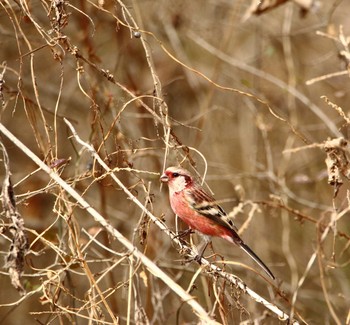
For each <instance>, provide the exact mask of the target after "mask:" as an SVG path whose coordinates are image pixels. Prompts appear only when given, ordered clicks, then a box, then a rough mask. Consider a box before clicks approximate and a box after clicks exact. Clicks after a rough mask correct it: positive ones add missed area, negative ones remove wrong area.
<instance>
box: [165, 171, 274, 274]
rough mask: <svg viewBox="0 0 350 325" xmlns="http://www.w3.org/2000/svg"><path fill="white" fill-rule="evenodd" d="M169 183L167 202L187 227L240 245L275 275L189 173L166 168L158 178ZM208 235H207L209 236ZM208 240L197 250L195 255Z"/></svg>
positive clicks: (269, 272) (267, 270)
mask: <svg viewBox="0 0 350 325" xmlns="http://www.w3.org/2000/svg"><path fill="white" fill-rule="evenodd" d="M160 180H161V181H162V182H164V183H168V186H169V199H170V205H171V208H172V209H173V211H174V213H175V214H177V215H178V216H179V217H180V218H181V219H182V220H183V221H184V222H185V223H186V224H187V225H188V226H189V227H190V229H193V230H198V231H199V232H201V233H202V234H204V235H208V236H216V237H221V238H223V239H226V240H227V241H229V242H230V243H233V244H236V245H238V246H239V247H240V248H242V249H243V250H244V251H245V252H246V253H247V254H248V255H249V256H250V257H251V258H252V259H253V260H254V261H255V262H256V263H257V264H259V266H260V267H261V268H262V269H263V270H264V271H265V272H266V273H267V274H268V275H269V276H270V278H272V279H275V276H274V275H273V274H272V272H271V271H270V270H269V268H268V267H267V266H266V265H265V264H264V262H263V261H262V260H261V259H260V258H259V257H258V256H257V255H256V254H255V253H254V252H253V251H252V250H251V249H250V248H249V247H248V246H247V245H246V244H245V243H244V242H243V240H242V239H241V238H240V236H239V235H238V233H237V228H236V227H235V225H234V224H233V222H232V220H230V219H229V218H228V217H227V214H226V212H225V211H224V210H223V209H222V208H221V207H220V206H219V205H218V204H217V203H216V202H215V199H214V198H213V197H212V196H211V195H210V194H208V193H206V192H205V191H204V189H203V187H202V186H201V185H200V184H199V183H198V182H197V181H196V180H195V179H194V177H192V175H191V173H190V172H189V171H188V170H186V169H184V168H181V167H169V168H167V169H166V170H165V172H164V174H163V175H162V176H161V177H160ZM209 238H210V237H209ZM208 243H209V240H208V237H207V240H206V242H205V245H204V246H203V247H202V248H201V249H200V250H199V257H200V258H201V257H202V254H203V252H204V250H205V248H206V246H207V244H208Z"/></svg>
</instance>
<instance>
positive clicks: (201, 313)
mask: <svg viewBox="0 0 350 325" xmlns="http://www.w3.org/2000/svg"><path fill="white" fill-rule="evenodd" d="M64 121H65V123H66V124H67V125H68V127H69V128H70V130H71V132H72V134H73V136H74V138H75V140H76V141H77V142H78V143H79V144H81V145H82V146H83V147H84V148H86V149H87V150H88V151H89V152H90V153H91V155H92V156H93V157H94V159H96V160H97V161H98V163H99V164H100V165H101V166H102V168H103V169H104V170H105V171H106V172H107V173H108V174H109V175H110V176H111V178H112V179H113V180H114V181H115V182H116V183H117V184H118V186H119V187H120V188H121V189H122V190H123V191H124V193H125V194H126V195H127V196H128V198H129V199H130V200H131V201H132V202H134V203H135V204H136V205H137V206H138V207H139V208H140V209H141V210H142V211H143V212H144V213H145V214H146V215H147V216H148V217H149V218H150V219H151V220H152V221H153V222H154V223H155V224H156V225H157V226H158V227H159V228H160V229H161V230H162V231H163V232H164V233H165V234H167V235H168V236H169V237H170V238H171V240H172V241H173V242H174V243H176V244H177V245H178V246H179V247H181V248H182V249H185V250H186V251H187V252H188V255H189V256H190V257H192V258H194V257H196V256H197V253H196V252H195V251H193V250H192V249H191V248H190V247H188V246H186V245H184V244H183V243H182V242H181V240H180V239H178V238H177V237H176V234H175V233H174V232H172V231H171V230H169V229H168V227H167V226H166V225H165V224H164V223H163V222H162V221H161V220H159V219H158V218H157V217H156V216H154V215H153V214H152V213H151V212H150V211H149V210H148V209H147V208H145V207H144V205H143V204H142V203H141V202H140V201H139V200H138V199H137V198H136V197H135V196H134V195H133V194H132V193H131V192H130V191H129V190H128V189H127V187H126V186H125V185H124V184H123V183H122V182H121V181H120V180H119V178H118V177H116V175H115V174H114V173H113V171H112V170H111V169H110V168H109V167H108V166H107V165H106V164H105V163H104V161H103V160H102V159H101V158H100V156H99V155H98V154H97V152H96V151H95V149H94V148H93V147H92V146H91V145H89V144H88V143H86V142H84V141H83V140H81V139H80V137H79V135H78V134H77V133H76V131H75V129H74V127H73V126H72V124H71V123H70V122H69V121H68V120H67V119H64ZM0 132H2V133H3V134H4V135H5V136H6V137H8V138H9V140H10V141H12V143H13V144H15V145H16V146H17V147H18V148H19V149H20V150H22V151H23V152H24V153H25V154H26V155H27V156H28V157H29V158H30V159H32V160H33V161H34V162H35V163H36V164H37V165H38V166H39V167H40V168H41V169H42V170H43V171H45V172H46V173H47V174H48V175H49V176H50V178H52V179H53V180H54V181H56V182H57V183H58V184H59V185H60V186H61V187H62V188H63V189H64V190H65V191H67V192H68V193H69V194H70V195H71V196H72V197H73V198H74V199H75V200H77V202H78V203H79V204H80V205H81V206H82V208H83V209H85V210H86V211H87V212H88V213H89V214H90V215H91V216H92V217H93V218H94V219H95V221H97V222H98V223H100V224H101V225H102V226H103V227H104V228H105V229H106V230H107V231H108V232H109V233H110V234H111V235H112V236H113V237H114V238H116V239H117V240H118V241H119V242H120V243H121V244H123V245H124V246H125V247H126V248H127V249H128V250H129V251H130V254H132V255H133V256H134V257H136V258H138V259H139V260H140V261H141V262H142V263H143V264H144V265H145V266H146V267H147V268H148V270H149V271H150V272H151V273H152V274H153V275H154V276H156V277H158V278H160V279H161V280H162V281H163V282H164V283H166V284H167V285H168V286H169V287H170V288H171V289H172V290H173V291H174V292H175V293H176V294H177V295H178V296H179V297H180V298H181V299H182V300H183V301H185V302H186V303H187V304H189V305H190V306H191V307H192V308H193V310H194V312H195V313H196V314H197V315H198V317H199V318H200V319H201V320H202V321H205V322H206V324H211V323H212V324H214V323H216V322H215V321H214V320H212V319H211V318H210V317H209V316H208V314H207V312H206V311H205V310H204V309H203V307H202V306H201V305H200V304H199V303H198V302H197V301H196V300H195V299H194V298H193V297H192V296H190V295H189V294H188V293H187V292H186V291H185V290H184V289H183V288H181V287H180V286H179V285H178V284H177V283H175V282H174V281H173V279H172V278H170V277H169V276H168V275H167V274H166V273H164V271H162V270H161V269H160V268H159V267H158V266H157V265H156V264H154V263H153V262H152V261H151V260H150V259H149V258H147V257H146V256H145V255H144V254H143V253H142V252H140V251H139V250H138V249H137V248H136V247H135V246H134V245H133V244H132V243H131V242H130V241H129V240H128V239H127V238H125V237H124V236H123V235H122V234H121V233H120V232H119V231H118V230H116V229H115V228H113V227H112V226H111V225H110V224H109V223H108V221H106V220H105V218H103V216H101V215H100V214H99V213H98V212H97V211H96V210H95V209H94V208H92V207H91V206H90V204H89V203H88V202H87V201H85V199H83V198H82V197H81V196H80V195H79V193H78V192H77V191H76V190H75V189H73V188H72V187H71V186H70V185H69V184H67V183H66V182H65V181H64V180H63V179H62V178H61V177H60V176H59V175H58V174H57V173H56V172H54V171H53V170H52V169H50V167H48V166H47V165H46V164H44V163H43V162H42V161H41V160H40V159H39V158H38V157H37V156H36V155H35V154H34V153H33V152H32V151H31V150H30V149H29V148H28V147H26V146H25V145H24V144H23V143H22V142H21V141H20V140H18V139H17V138H16V137H15V136H14V135H13V134H12V133H11V132H10V131H9V130H7V128H5V126H4V125H2V124H1V123H0ZM200 262H201V264H202V266H203V270H206V272H207V273H208V274H209V275H211V276H219V277H221V278H223V279H225V280H227V281H228V282H230V283H231V284H233V285H234V286H236V287H238V288H240V289H241V290H242V291H243V292H244V293H246V294H247V295H248V296H249V297H251V298H252V299H253V300H255V301H256V302H258V303H260V304H262V305H264V306H265V308H267V309H269V310H270V311H271V312H273V313H274V314H275V315H276V316H277V317H278V318H279V319H280V320H282V321H286V322H289V324H294V325H298V324H299V322H298V321H297V320H294V319H290V318H289V315H288V314H287V313H285V312H284V311H282V310H281V309H280V308H279V307H277V306H276V305H275V304H273V303H270V302H269V301H267V300H266V299H264V298H262V297H261V296H259V295H258V294H257V293H256V292H254V291H253V290H251V289H250V288H248V287H247V285H246V284H245V283H244V282H243V281H242V280H240V279H239V278H238V277H236V276H234V275H232V274H228V273H226V272H224V271H223V270H222V269H220V268H219V267H217V266H216V265H214V264H212V263H210V262H209V261H208V260H206V259H205V258H202V259H201V261H200Z"/></svg>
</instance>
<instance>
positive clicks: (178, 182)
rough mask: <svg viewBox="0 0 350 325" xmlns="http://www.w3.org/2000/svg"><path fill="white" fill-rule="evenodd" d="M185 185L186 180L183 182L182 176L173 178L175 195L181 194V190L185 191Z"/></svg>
mask: <svg viewBox="0 0 350 325" xmlns="http://www.w3.org/2000/svg"><path fill="white" fill-rule="evenodd" d="M186 185H187V183H186V180H185V177H183V176H179V177H177V178H174V179H173V186H172V187H173V191H174V192H175V193H177V192H181V191H182V190H184V189H185V187H186Z"/></svg>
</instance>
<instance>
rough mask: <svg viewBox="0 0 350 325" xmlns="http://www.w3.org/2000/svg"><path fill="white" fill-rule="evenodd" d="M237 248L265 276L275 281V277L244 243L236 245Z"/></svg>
mask: <svg viewBox="0 0 350 325" xmlns="http://www.w3.org/2000/svg"><path fill="white" fill-rule="evenodd" d="M238 245H239V247H241V248H242V249H243V250H244V251H245V252H246V253H247V254H248V255H249V256H250V257H251V258H252V259H253V260H254V261H255V262H256V263H257V264H259V266H260V267H261V268H262V269H263V270H264V271H265V272H266V274H267V275H268V276H269V277H270V278H271V279H273V280H275V276H274V275H273V274H272V272H271V271H270V269H269V268H268V267H267V266H266V265H265V263H264V262H263V261H262V260H261V259H260V258H259V257H258V256H257V255H256V254H255V253H254V252H253V251H252V250H251V249H250V248H249V246H247V245H246V244H245V243H243V242H240V243H238Z"/></svg>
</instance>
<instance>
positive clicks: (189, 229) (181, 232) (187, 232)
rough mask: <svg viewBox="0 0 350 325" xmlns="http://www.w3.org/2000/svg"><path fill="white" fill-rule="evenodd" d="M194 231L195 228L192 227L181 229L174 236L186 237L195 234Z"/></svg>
mask: <svg viewBox="0 0 350 325" xmlns="http://www.w3.org/2000/svg"><path fill="white" fill-rule="evenodd" d="M193 233H194V230H193V229H192V228H188V229H186V230H182V231H179V232H178V233H177V235H176V236H175V237H174V238H182V237H186V236H187V235H189V234H193Z"/></svg>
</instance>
